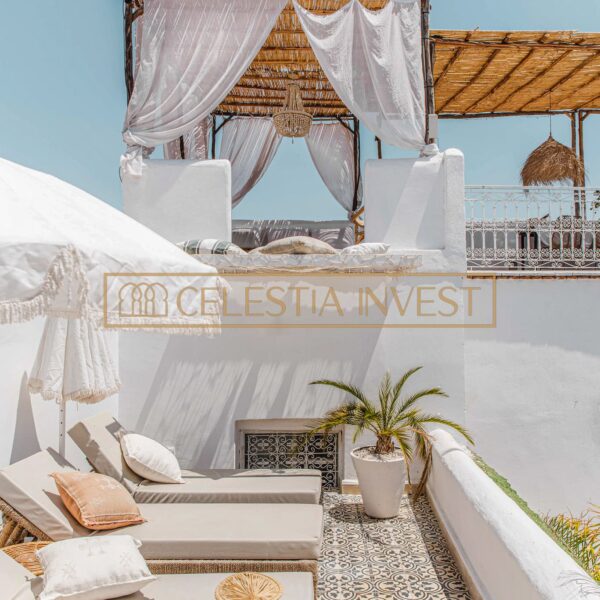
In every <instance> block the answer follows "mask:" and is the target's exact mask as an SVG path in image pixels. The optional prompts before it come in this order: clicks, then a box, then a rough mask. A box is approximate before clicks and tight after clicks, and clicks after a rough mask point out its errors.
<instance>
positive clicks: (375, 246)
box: [340, 242, 390, 255]
mask: <svg viewBox="0 0 600 600" xmlns="http://www.w3.org/2000/svg"><path fill="white" fill-rule="evenodd" d="M389 249H390V245H389V244H383V243H379V242H366V243H362V244H356V245H355V246H347V247H346V248H344V249H343V250H340V254H363V255H364V254H385V253H386V252H387V251H388V250H389Z"/></svg>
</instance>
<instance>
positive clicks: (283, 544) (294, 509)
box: [96, 504, 323, 560]
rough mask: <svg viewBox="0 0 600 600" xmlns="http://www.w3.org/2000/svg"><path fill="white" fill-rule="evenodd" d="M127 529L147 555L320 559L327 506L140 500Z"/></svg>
mask: <svg viewBox="0 0 600 600" xmlns="http://www.w3.org/2000/svg"><path fill="white" fill-rule="evenodd" d="M139 507H140V511H141V513H142V515H143V516H144V517H145V518H146V519H147V521H146V522H145V523H142V524H141V525H132V526H131V527H127V528H126V529H119V530H113V531H98V532H97V533H96V535H115V534H117V535H118V534H122V533H127V534H128V535H131V536H133V537H134V538H136V539H138V540H140V541H141V542H142V547H141V552H142V555H143V556H144V558H146V559H172V560H173V559H186V558H187V559H198V560H200V559H204V560H210V559H215V560H218V559H233V560H235V559H238V560H244V559H248V560H286V559H287V560H302V559H305V560H316V559H317V558H318V557H319V553H320V549H321V537H322V529H323V508H322V507H321V506H319V505H316V504H178V505H173V504H140V505H139Z"/></svg>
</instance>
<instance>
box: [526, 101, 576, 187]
mask: <svg viewBox="0 0 600 600" xmlns="http://www.w3.org/2000/svg"><path fill="white" fill-rule="evenodd" d="M548 108H549V111H551V110H552V97H550V98H549V107H548ZM521 181H522V183H523V185H524V186H530V185H549V184H551V183H556V182H563V181H572V182H573V185H584V181H585V170H584V167H583V163H582V162H581V159H580V158H579V157H578V156H577V154H576V153H575V151H574V150H573V149H571V148H569V147H568V146H565V145H564V144H561V143H560V142H557V141H556V140H555V139H554V138H553V137H552V113H551V112H550V134H549V135H548V139H547V140H546V141H545V142H544V143H543V144H540V145H539V146H538V147H537V148H536V149H535V150H534V151H533V152H532V153H531V154H530V155H529V156H528V157H527V160H526V161H525V163H524V164H523V168H522V169H521Z"/></svg>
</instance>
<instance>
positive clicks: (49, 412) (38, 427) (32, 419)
mask: <svg viewBox="0 0 600 600" xmlns="http://www.w3.org/2000/svg"><path fill="white" fill-rule="evenodd" d="M43 328H44V319H43V318H37V319H34V320H33V321H30V322H28V323H19V324H13V325H0V398H1V399H2V419H0V466H4V465H8V464H10V463H12V462H16V461H18V460H21V459H23V458H26V457H27V456H30V455H31V454H34V453H35V452H37V451H39V450H40V449H43V448H48V447H52V448H55V449H58V432H59V420H58V417H59V410H58V405H57V404H56V403H54V402H51V401H47V400H43V399H42V398H41V396H40V395H39V394H33V395H31V394H29V391H28V390H27V379H28V376H29V373H30V371H31V367H32V366H33V362H34V360H35V355H36V352H37V349H38V346H39V343H40V339H41V336H42V330H43ZM109 339H110V343H111V349H112V354H113V356H114V357H115V359H118V343H117V338H116V336H112V337H110V338H109ZM104 410H107V411H109V412H112V413H113V414H117V411H118V396H116V395H115V396H113V397H111V398H107V399H106V400H103V401H102V402H99V403H98V404H94V405H81V404H76V403H74V402H69V403H68V405H67V428H68V427H69V426H70V425H71V424H75V423H76V422H77V421H78V420H80V419H83V418H85V417H86V416H90V415H92V414H95V413H96V412H100V411H104ZM66 454H67V459H68V460H70V461H71V462H73V463H74V464H76V465H77V466H78V467H80V468H85V467H86V464H85V460H84V459H83V456H82V454H81V452H79V450H78V449H77V448H76V447H75V445H74V444H73V443H72V442H71V440H70V439H69V437H68V436H67V445H66Z"/></svg>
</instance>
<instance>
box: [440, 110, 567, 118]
mask: <svg viewBox="0 0 600 600" xmlns="http://www.w3.org/2000/svg"><path fill="white" fill-rule="evenodd" d="M572 112H573V111H572V110H552V111H548V110H531V111H526V112H511V111H506V112H485V113H483V112H482V113H438V117H439V118H440V119H493V118H495V117H539V116H548V115H550V114H552V115H568V114H571V113H572Z"/></svg>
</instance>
